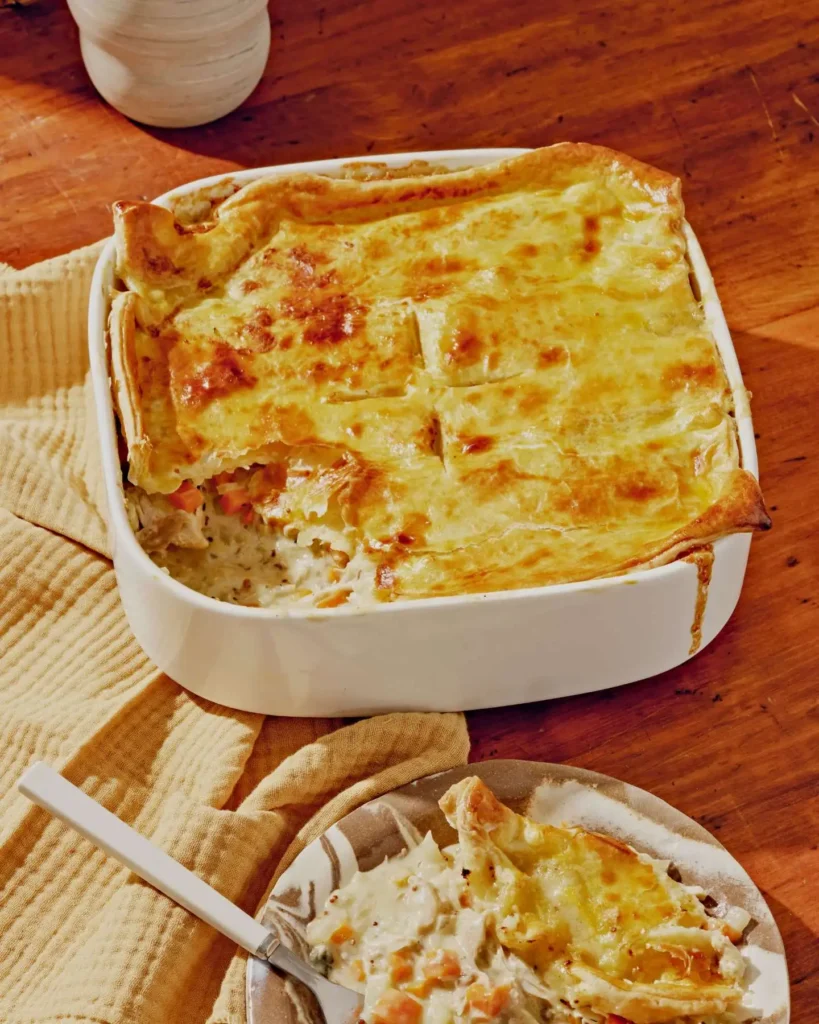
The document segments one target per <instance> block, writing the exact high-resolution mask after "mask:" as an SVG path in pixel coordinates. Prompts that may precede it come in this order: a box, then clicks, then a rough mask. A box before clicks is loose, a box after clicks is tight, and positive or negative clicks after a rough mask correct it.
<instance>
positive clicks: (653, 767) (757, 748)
mask: <svg viewBox="0 0 819 1024" xmlns="http://www.w3.org/2000/svg"><path fill="white" fill-rule="evenodd" d="M818 14H819V10H817V7H816V5H815V4H811V3H810V0H807V2H806V0H799V2H797V0H783V3H782V4H779V5H771V4H769V3H767V2H764V0H693V2H689V3H686V4H683V3H676V2H670V3H659V2H654V0H620V2H619V3H618V4H606V3H605V2H604V0H552V2H550V3H546V2H544V3H536V2H528V3H527V2H523V0H506V2H504V0H446V2H441V0H371V2H368V3H366V2H359V3H355V2H351V0H337V2H336V3H330V2H328V0H300V2H298V3H295V2H291V3H286V2H284V0H282V2H280V3H274V4H273V5H272V8H271V16H272V19H273V48H272V52H271V57H270V63H269V67H268V70H267V73H266V76H265V78H264V80H263V82H262V84H261V85H260V87H259V88H258V90H257V91H256V93H255V94H254V95H253V97H252V98H251V99H250V101H249V102H248V103H246V104H245V106H244V107H243V108H241V109H240V110H238V111H236V112H235V113H234V114H233V115H231V116H230V117H227V118H225V119H224V120H222V121H220V122H218V123H216V124H212V125H208V126H205V127H203V128H197V129H188V130H184V131H183V130H180V131H159V130H153V129H148V128H143V127H139V126H137V125H134V124H131V123H130V122H128V121H126V120H125V119H124V118H123V117H121V116H120V115H119V114H117V113H116V112H114V111H113V110H111V109H110V108H109V107H107V106H105V105H104V104H103V103H102V102H101V101H100V100H99V98H98V97H97V95H96V94H95V92H94V90H93V88H92V87H91V85H90V83H89V81H88V79H87V77H86V75H85V72H84V70H83V65H82V62H81V60H80V54H79V48H78V45H77V39H76V33H75V31H74V28H73V24H72V22H71V19H70V18H69V16H68V13H67V11H66V10H65V9H64V7H63V6H62V5H61V4H58V3H56V2H53V0H42V2H41V3H40V4H38V5H36V6H34V7H33V8H25V9H16V10H5V11H0V54H2V55H3V57H2V63H0V260H5V261H7V262H9V263H12V264H13V265H16V266H24V265H26V264H28V263H31V262H34V261H36V260H40V259H43V258H44V257H47V256H51V255H54V254H56V253H60V252H64V251H65V250H67V249H70V248H72V247H75V246H79V245H82V244H84V243H86V242H90V241H93V240H94V239H96V238H98V237H100V236H102V235H105V234H107V233H108V232H109V230H110V217H109V204H110V203H111V202H112V200H114V199H124V198H135V197H144V198H149V197H151V196H153V195H155V194H157V193H159V192H163V191H165V190H166V189H168V188H171V187H172V186H174V185H178V184H180V183H181V182H184V181H187V180H189V179H192V178H197V177H201V176H202V175H205V174H212V173H215V172H218V171H227V170H231V169H234V168H237V167H248V166H253V165H263V164H275V163H284V162H290V161H294V160H311V159H315V158H320V157H328V156H344V155H350V156H353V155H360V154H371V155H373V156H375V155H377V154H378V153H380V152H396V151H402V150H425V149H436V148H452V147H467V146H510V145H511V146H517V145H523V146H541V145H547V144H549V143H552V142H556V141H559V140H562V139H575V140H587V141H590V142H597V143H604V144H606V145H610V146H613V147H616V148H618V149H622V150H625V151H626V152H629V153H632V154H634V155H635V156H637V157H640V158H642V159H643V160H647V161H649V162H652V163H656V164H658V165H659V166H661V167H664V168H666V169H668V170H670V171H673V172H675V173H676V174H678V175H680V177H681V178H682V180H683V188H684V195H685V199H686V203H687V209H688V216H689V219H690V221H691V223H692V224H693V225H694V227H695V229H696V231H697V232H698V233H699V236H700V239H701V241H702V244H703V247H704V249H705V251H706V254H707V256H708V257H709V259H710V263H711V267H712V269H713V272H714V277H715V279H716V282H717V287H718V289H719V291H720V294H721V296H722V300H723V304H724V306H725V311H726V314H727V317H728V320H729V322H730V324H731V327H732V329H733V334H734V340H735V343H736V347H737V350H738V352H739V357H740V361H741V363H742V366H743V370H744V373H745V380H746V383H747V385H748V387H749V388H750V389H751V390H752V391H753V392H754V416H755V421H756V426H757V430H758V434H757V437H758V444H759V455H760V461H761V466H762V477H763V488H764V490H765V493H766V496H767V499H768V502H769V505H770V509H771V513H772V516H773V520H774V530H773V531H772V532H771V533H770V534H768V535H766V536H764V537H761V538H758V539H757V540H755V542H754V545H753V553H752V557H751V563H750V567H749V570H748V576H747V582H746V586H745V590H744V593H743V596H742V599H741V601H740V605H739V608H738V609H737V611H736V613H735V615H734V617H733V619H732V620H731V622H730V624H729V625H728V627H727V628H726V629H725V630H724V631H723V633H722V634H721V635H720V636H719V637H718V638H717V640H716V641H714V643H713V644H712V645H711V646H710V647H709V648H708V649H707V650H705V651H703V652H702V653H701V654H699V655H698V656H697V657H696V658H695V659H694V660H693V661H692V662H691V663H689V664H687V665H684V666H682V667H681V668H679V669H676V670H675V671H673V672H669V673H667V674H665V675H664V676H661V677H659V678H655V679H651V680H648V681H646V682H643V683H639V684H635V685H633V686H627V687H621V688H619V689H617V690H614V691H609V692H606V693H602V694H597V695H591V696H584V697H576V698H573V699H567V700H560V701H554V702H551V703H542V704H534V705H529V706H526V707H522V708H508V709H505V710H502V711H486V712H480V713H477V714H472V715H471V716H470V724H471V730H472V736H473V743H474V746H473V756H474V757H475V758H476V759H480V758H490V757H522V758H538V759H543V760H551V761H566V762H570V763H572V764H576V765H580V766H583V767H585V768H592V769H596V770H599V771H602V772H606V773H609V774H611V775H616V776H619V777H620V778H623V779H626V780H628V781H629V782H632V783H635V784H636V785H638V786H643V787H645V788H646V789H650V790H651V791H653V792H654V793H657V794H659V795H660V796H662V797H665V798H666V799H667V800H669V801H671V802H673V803H674V804H676V805H677V806H678V807H679V808H680V809H682V810H683V811H685V812H686V813H687V814H690V815H691V816H692V817H694V818H696V819H697V820H699V821H701V822H702V823H703V824H705V825H706V826H707V827H708V828H710V829H711V830H712V831H714V832H715V834H716V835H717V836H718V837H719V838H720V839H721V840H722V841H723V842H724V843H725V844H726V846H728V848H729V849H730V850H731V851H732V852H733V853H734V854H735V855H736V856H737V857H738V858H739V859H740V860H741V861H742V862H743V864H744V865H745V866H746V868H747V869H748V870H749V871H750V873H751V874H752V875H753V877H754V878H755V879H756V881H757V882H758V883H759V885H760V886H761V887H762V888H763V890H764V891H765V893H766V895H767V897H768V900H769V902H770V904H771V906H772V908H773V911H774V913H775V915H776V917H777V920H778V921H779V925H780V928H781V929H782V933H783V935H784V938H785V943H786V945H787V947H788V955H789V961H790V970H791V977H792V981H793V1000H794V1014H793V1020H794V1021H795V1022H796V1024H812V1022H814V1021H816V1020H817V1019H819V938H817V934H816V933H817V930H819V854H817V841H819V706H818V705H817V699H816V691H817V688H818V687H819V590H818V589H817V582H819V577H818V576H817V571H818V570H819V557H818V556H819V544H817V540H816V535H815V530H816V525H817V512H816V506H817V504H819V478H817V476H816V473H815V466H816V462H817V460H818V459H819V275H817V267H818V266H819V17H817V15H818Z"/></svg>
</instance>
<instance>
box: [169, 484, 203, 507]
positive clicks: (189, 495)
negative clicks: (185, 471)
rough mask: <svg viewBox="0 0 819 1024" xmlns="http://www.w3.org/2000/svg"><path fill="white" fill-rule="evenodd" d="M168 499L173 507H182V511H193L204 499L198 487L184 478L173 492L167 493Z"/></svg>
mask: <svg viewBox="0 0 819 1024" xmlns="http://www.w3.org/2000/svg"><path fill="white" fill-rule="evenodd" d="M168 501H169V502H170V503H171V504H172V505H173V507H174V508H179V509H182V511H183V512H195V511H196V510H197V509H198V508H199V506H200V505H202V504H204V502H205V499H204V498H203V497H202V495H201V494H200V493H199V488H198V487H196V486H195V485H194V484H193V483H191V481H190V480H186V481H185V482H184V483H181V484H180V485H179V486H178V487H177V489H176V490H175V491H174V492H173V494H169V495H168Z"/></svg>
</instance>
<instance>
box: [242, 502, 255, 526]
mask: <svg viewBox="0 0 819 1024" xmlns="http://www.w3.org/2000/svg"><path fill="white" fill-rule="evenodd" d="M255 518H256V513H255V512H254V511H253V509H252V508H251V507H250V506H249V505H248V507H247V508H246V509H244V510H243V512H242V515H241V520H242V522H243V523H244V524H245V526H250V524H251V523H252V522H253V520H254V519H255Z"/></svg>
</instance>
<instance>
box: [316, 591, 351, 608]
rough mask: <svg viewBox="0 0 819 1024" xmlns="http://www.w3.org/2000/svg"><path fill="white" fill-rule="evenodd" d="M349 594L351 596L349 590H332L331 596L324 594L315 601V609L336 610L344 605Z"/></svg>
mask: <svg viewBox="0 0 819 1024" xmlns="http://www.w3.org/2000/svg"><path fill="white" fill-rule="evenodd" d="M350 594H352V590H350V589H349V588H348V589H346V590H344V589H343V590H334V591H333V592H332V594H324V595H323V596H322V597H319V598H318V599H317V600H316V608H337V607H338V606H339V605H340V604H344V603H345V601H346V600H347V599H348V598H349V596H350Z"/></svg>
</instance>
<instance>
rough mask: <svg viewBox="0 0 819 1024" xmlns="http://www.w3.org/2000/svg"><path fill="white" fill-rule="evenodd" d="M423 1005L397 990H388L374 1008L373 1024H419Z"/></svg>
mask: <svg viewBox="0 0 819 1024" xmlns="http://www.w3.org/2000/svg"><path fill="white" fill-rule="evenodd" d="M420 1019H421V1004H420V1003H419V1002H418V1001H417V1000H416V999H413V998H412V996H409V995H407V993H406V992H399V991H398V990H397V989H394V988H391V989H388V990H387V991H386V992H385V993H384V995H383V996H381V998H380V999H379V1000H378V1002H377V1003H376V1004H375V1006H374V1007H373V1015H372V1022H373V1024H418V1022H419V1021H420Z"/></svg>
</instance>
